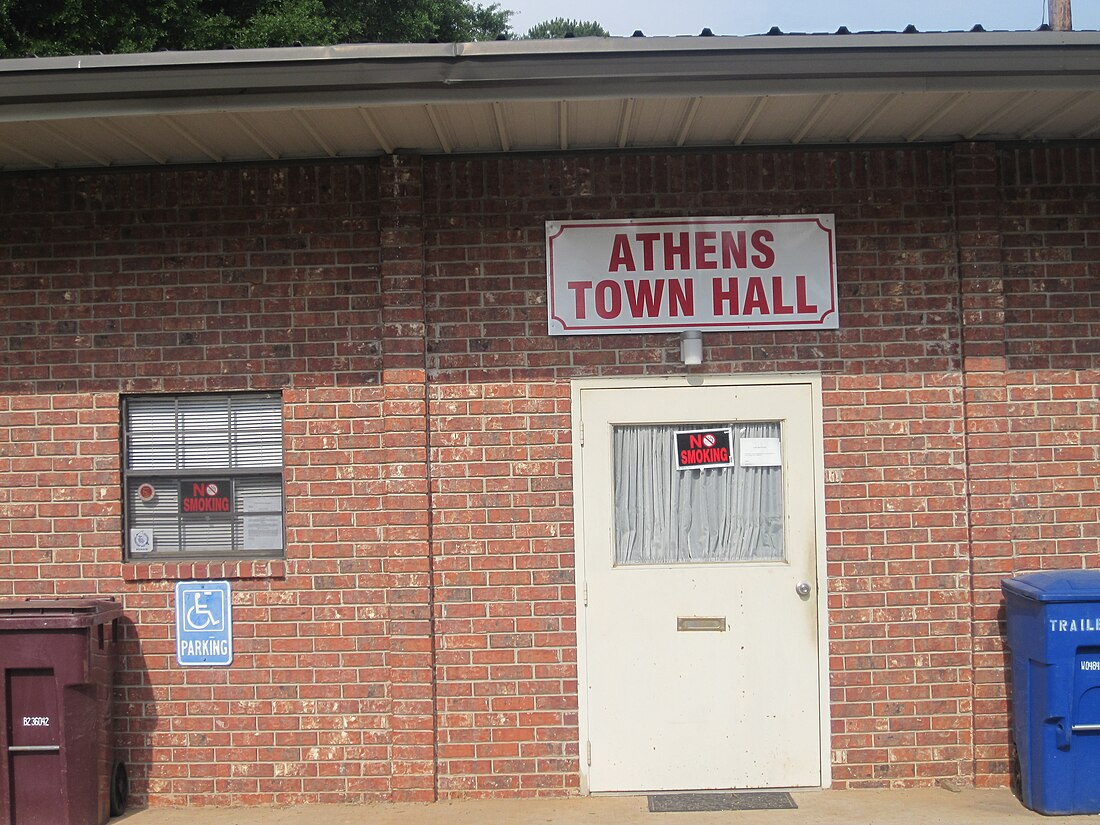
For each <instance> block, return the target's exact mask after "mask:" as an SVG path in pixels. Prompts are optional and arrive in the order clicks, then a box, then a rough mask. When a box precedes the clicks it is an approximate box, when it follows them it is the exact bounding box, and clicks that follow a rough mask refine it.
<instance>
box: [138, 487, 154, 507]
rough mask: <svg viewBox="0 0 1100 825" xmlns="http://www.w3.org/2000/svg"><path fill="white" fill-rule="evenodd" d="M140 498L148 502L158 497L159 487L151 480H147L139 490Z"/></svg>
mask: <svg viewBox="0 0 1100 825" xmlns="http://www.w3.org/2000/svg"><path fill="white" fill-rule="evenodd" d="M137 493H138V498H140V499H141V500H142V501H144V502H146V503H148V502H150V501H152V500H153V499H154V498H156V497H157V488H156V487H154V486H153V485H152V484H150V483H149V482H145V483H144V484H142V485H141V486H140V487H138V490H137Z"/></svg>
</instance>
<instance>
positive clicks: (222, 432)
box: [122, 393, 285, 560]
mask: <svg viewBox="0 0 1100 825" xmlns="http://www.w3.org/2000/svg"><path fill="white" fill-rule="evenodd" d="M122 449H123V485H124V496H125V498H124V501H125V513H126V554H127V557H128V558H130V559H131V560H140V559H149V558H157V559H160V560H164V559H167V558H176V559H180V558H184V557H185V558H187V559H194V558H208V559H225V558H232V559H237V558H273V557H282V555H283V550H284V547H285V544H284V530H283V409H282V398H281V397H280V396H279V395H278V394H276V393H226V394H219V395H157V396H135V397H132V398H127V399H125V400H124V402H123V434H122Z"/></svg>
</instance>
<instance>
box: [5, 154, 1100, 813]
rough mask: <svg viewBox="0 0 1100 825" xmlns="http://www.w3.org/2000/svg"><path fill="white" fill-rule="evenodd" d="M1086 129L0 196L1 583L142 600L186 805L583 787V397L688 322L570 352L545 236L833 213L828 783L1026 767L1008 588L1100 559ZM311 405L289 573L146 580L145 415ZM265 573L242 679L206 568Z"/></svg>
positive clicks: (136, 764)
mask: <svg viewBox="0 0 1100 825" xmlns="http://www.w3.org/2000/svg"><path fill="white" fill-rule="evenodd" d="M1097 161H1098V158H1097V149H1096V147H1095V145H1092V144H1089V145H1081V146H1074V147H1051V148H1046V147H1043V148H1030V147H1025V148H1014V147H995V146H990V145H968V144H960V145H958V146H955V147H929V148H923V149H904V150H903V149H896V150H895V149H871V150H864V149H860V150H855V149H843V150H835V151H815V150H799V151H793V150H792V151H736V152H713V153H696V154H688V153H684V154H672V155H663V154H607V155H604V154H591V155H571V156H564V155H563V156H552V157H536V156H531V157H523V156H512V157H501V158H477V159H470V158H462V159H451V158H439V159H401V158H397V159H386V160H384V161H379V162H373V161H372V162H367V163H362V164H343V163H333V164H319V165H316V166H310V165H302V166H287V167H223V168H217V169H198V170H158V171H136V172H125V173H107V174H101V173H96V174H89V173H79V174H77V173H72V174H60V173H58V174H43V175H15V176H7V177H4V178H2V179H0V211H2V212H3V214H4V217H5V221H6V226H7V227H8V232H7V233H6V234H5V236H4V237H3V238H0V246H2V247H3V249H2V250H0V305H2V306H3V308H4V310H5V313H4V314H3V315H0V352H2V353H3V358H2V359H0V538H2V541H0V594H4V595H30V594H58V595H74V594H84V593H99V594H105V595H115V596H119V597H121V598H122V599H123V600H124V603H125V607H126V616H127V622H126V624H125V628H124V630H125V632H124V639H123V644H122V649H123V652H124V659H123V666H122V672H121V673H120V675H119V680H118V681H119V683H120V689H119V691H118V698H119V701H120V703H121V708H122V710H123V712H122V713H120V714H119V719H118V726H119V733H120V735H121V744H122V745H123V746H124V748H125V749H126V753H127V760H128V762H129V763H130V764H131V776H132V777H133V779H134V786H135V791H136V795H137V797H138V800H139V801H144V800H145V799H146V798H148V799H149V801H151V802H152V803H154V804H176V803H179V804H183V803H187V804H231V803H236V804H243V803H253V802H276V803H282V802H294V801H338V800H367V799H430V798H433V797H434V796H436V795H439V796H444V797H446V796H458V795H466V796H468V795H501V794H503V795H536V794H561V793H569V792H574V791H575V789H576V788H577V787H578V781H579V770H580V767H579V765H580V762H579V753H578V731H577V706H578V696H577V684H576V649H577V648H576V644H577V640H576V622H575V602H574V599H575V586H574V584H575V583H574V575H573V564H574V559H573V539H572V533H573V513H572V501H571V494H572V478H571V472H572V468H571V455H570V409H569V383H568V381H569V379H570V378H572V377H577V376H595V375H601V376H614V375H642V374H677V373H679V372H680V371H681V369H682V368H681V367H680V366H679V363H678V347H677V341H676V339H675V336H670V335H645V336H608V337H603V338H600V337H590V338H584V337H580V338H556V339H551V338H548V337H547V336H546V335H545V324H546V321H545V318H546V307H545V265H544V260H543V259H544V229H543V224H544V222H545V221H546V220H550V219H555V220H560V219H572V218H610V217H622V216H634V215H720V214H732V215H754V214H775V213H789V212H806V211H809V212H831V213H834V214H835V215H836V217H837V247H838V263H839V271H840V296H841V329H840V330H837V331H828V332H805V331H803V332H759V333H755V332H754V333H728V334H717V333H708V335H707V339H706V345H707V359H706V364H705V365H704V367H703V369H705V370H706V371H708V372H712V373H715V374H728V373H731V372H744V371H753V372H771V371H790V370H813V371H820V372H821V373H822V375H823V385H824V389H825V408H826V409H825V422H824V429H825V445H824V446H825V465H826V479H825V481H826V519H827V520H826V525H827V531H828V535H827V541H828V548H827V562H828V572H829V579H830V582H829V591H830V592H829V597H828V598H829V616H830V625H829V638H830V670H831V676H830V680H831V684H830V698H831V708H832V718H833V735H832V750H833V765H832V771H833V777H834V782H835V784H837V785H838V786H884V785H905V784H922V783H929V782H932V781H934V780H936V779H939V778H956V779H960V780H962V781H971V780H973V781H976V782H978V783H981V784H1003V783H1004V782H1006V781H1007V775H1008V771H1009V751H1008V736H1007V724H1006V712H1007V702H1006V699H1005V696H1006V689H1005V677H1004V668H1003V665H1004V653H1003V640H1002V635H1001V634H1002V632H1003V627H1002V626H1001V621H1002V619H1003V617H1002V616H1001V615H1000V610H1001V607H1000V604H1001V602H1000V596H999V583H1000V579H1001V577H1002V576H1004V575H1010V574H1011V573H1012V572H1015V571H1017V570H1022V569H1031V568H1034V567H1039V566H1052V565H1064V566H1082V565H1086V566H1094V565H1097V563H1098V562H1097V553H1096V551H1097V549H1100V548H1097V546H1096V542H1097V535H1098V531H1097V527H1096V524H1097V518H1096V516H1097V507H1098V490H1097V486H1096V485H1097V481H1096V479H1097V478H1098V477H1100V473H1098V472H1097V470H1098V469H1100V467H1098V466H1097V465H1098V462H1097V449H1098V447H1097V445H1098V443H1100V436H1098V435H1097V433H1098V431H1100V426H1098V423H1100V422H1098V409H1097V403H1098V402H1097V390H1096V387H1097V378H1098V377H1100V373H1098V372H1097V369H1098V364H1097V357H1096V354H1095V349H1096V348H1095V345H1094V341H1095V339H1096V331H1097V330H1096V324H1097V321H1096V306H1097V302H1098V301H1100V289H1097V286H1096V284H1097V281H1096V277H1097V274H1098V271H1097V270H1098V267H1100V264H1098V260H1100V252H1098V248H1100V237H1098V231H1097V230H1096V229H1095V228H1094V227H1095V226H1096V225H1097V220H1096V218H1097V214H1096V213H1097V206H1096V204H1097V200H1096V192H1097V181H1096V179H1095V176H1096V174H1097V172H1096V171H1095V170H1097V169H1100V163H1098V162H1097ZM245 388H282V389H283V390H284V399H285V404H286V419H285V428H286V438H285V441H286V459H285V461H286V494H287V537H288V549H287V557H286V560H285V561H280V562H268V563H262V564H260V563H253V564H240V565H194V566H192V565H147V564H143V565H133V564H127V565H123V564H122V563H121V549H120V544H121V502H120V489H119V456H118V451H119V445H118V410H119V394H120V393H127V392H145V391H150V392H154V391H164V392H178V391H192V390H220V389H245ZM203 575H210V576H213V577H227V578H231V579H232V580H233V586H234V593H235V605H234V610H235V618H236V620H237V625H236V637H237V658H236V661H235V664H234V666H233V668H231V669H229V670H211V671H207V670H200V669H180V668H178V667H177V666H176V665H175V663H174V641H173V632H174V631H173V630H172V626H171V625H172V621H173V605H172V598H171V589H172V586H173V584H174V581H175V580H176V579H177V578H181V577H183V578H186V577H191V576H203Z"/></svg>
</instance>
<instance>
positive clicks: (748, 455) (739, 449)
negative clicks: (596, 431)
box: [613, 422, 786, 565]
mask: <svg viewBox="0 0 1100 825" xmlns="http://www.w3.org/2000/svg"><path fill="white" fill-rule="evenodd" d="M726 427H731V428H732V430H733V445H732V446H733V456H734V460H733V464H732V465H731V466H728V467H705V468H702V469H690V470H680V469H678V468H677V466H676V432H677V431H680V430H685V429H696V430H697V429H704V428H715V429H717V428H726ZM780 437H781V430H780V425H779V423H778V422H760V423H751V424H746V423H740V424H732V425H731V424H713V425H691V426H690V427H688V426H685V425H673V424H658V425H653V424H645V425H627V426H616V427H615V428H614V436H613V443H614V447H613V449H614V472H615V564H616V565H629V564H679V563H691V562H736V561H782V560H783V559H785V558H786V549H785V546H784V530H783V468H782V466H781V464H780V463H779V461H778V460H773V459H771V458H769V453H770V452H772V451H771V450H770V446H769V445H774V446H775V447H777V448H781V444H780ZM774 452H776V453H778V452H779V450H778V449H777V450H775V451H774Z"/></svg>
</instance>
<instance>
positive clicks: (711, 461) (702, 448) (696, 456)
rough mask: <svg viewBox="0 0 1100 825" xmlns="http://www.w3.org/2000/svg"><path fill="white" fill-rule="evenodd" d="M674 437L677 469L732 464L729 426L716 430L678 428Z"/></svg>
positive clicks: (731, 438)
mask: <svg viewBox="0 0 1100 825" xmlns="http://www.w3.org/2000/svg"><path fill="white" fill-rule="evenodd" d="M675 438H676V468H677V469H678V470H698V469H700V468H702V467H729V466H731V465H732V464H733V449H732V444H733V432H732V430H731V429H730V428H729V427H723V428H720V429H716V430H679V431H677V432H676V433H675Z"/></svg>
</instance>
